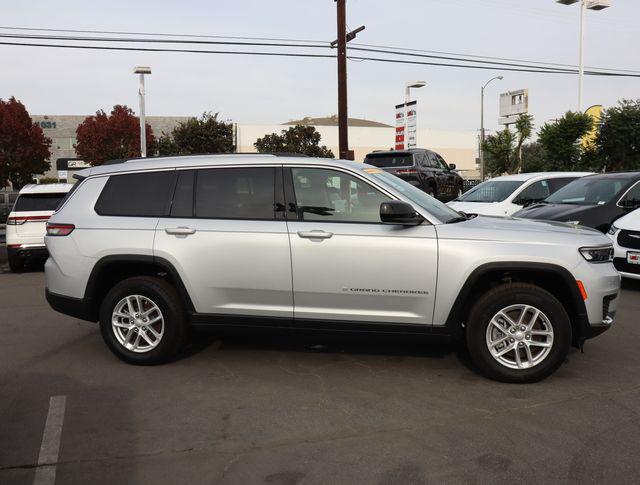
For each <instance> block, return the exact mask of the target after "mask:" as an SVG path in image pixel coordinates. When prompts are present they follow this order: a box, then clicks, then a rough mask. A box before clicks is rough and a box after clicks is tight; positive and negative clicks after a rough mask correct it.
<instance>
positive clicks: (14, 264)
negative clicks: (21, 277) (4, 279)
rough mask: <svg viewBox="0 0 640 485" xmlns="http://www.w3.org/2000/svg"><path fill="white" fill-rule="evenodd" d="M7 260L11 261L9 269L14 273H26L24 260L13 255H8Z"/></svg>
mask: <svg viewBox="0 0 640 485" xmlns="http://www.w3.org/2000/svg"><path fill="white" fill-rule="evenodd" d="M7 260H8V261H9V269H10V270H11V271H12V272H14V273H20V272H21V271H24V259H22V258H19V257H18V256H15V255H13V254H8V255H7Z"/></svg>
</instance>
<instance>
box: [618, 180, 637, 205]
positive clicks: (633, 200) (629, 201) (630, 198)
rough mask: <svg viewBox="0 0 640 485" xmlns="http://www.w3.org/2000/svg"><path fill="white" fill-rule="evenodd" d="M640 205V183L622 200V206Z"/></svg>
mask: <svg viewBox="0 0 640 485" xmlns="http://www.w3.org/2000/svg"><path fill="white" fill-rule="evenodd" d="M639 203H640V183H637V184H636V185H635V186H634V187H633V188H632V189H631V190H630V191H629V192H627V193H626V195H625V196H624V197H623V198H622V199H621V200H620V205H622V206H624V205H634V204H639Z"/></svg>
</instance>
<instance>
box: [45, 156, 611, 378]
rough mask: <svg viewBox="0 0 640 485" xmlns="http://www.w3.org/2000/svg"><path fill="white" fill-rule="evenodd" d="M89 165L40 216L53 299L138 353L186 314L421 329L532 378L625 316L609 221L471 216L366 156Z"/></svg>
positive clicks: (171, 335)
mask: <svg viewBox="0 0 640 485" xmlns="http://www.w3.org/2000/svg"><path fill="white" fill-rule="evenodd" d="M78 175H79V178H80V179H81V180H80V182H79V183H78V184H76V186H75V187H74V191H73V192H72V193H71V195H70V196H69V197H68V198H67V200H66V201H64V202H63V204H62V205H61V207H60V208H59V210H58V211H57V212H56V213H55V214H54V215H53V216H52V217H51V219H50V221H49V224H48V227H47V236H46V245H47V249H48V250H49V254H50V257H49V259H48V261H47V263H46V280H47V290H46V295H47V300H48V301H49V303H50V304H51V306H52V307H53V308H54V309H55V310H58V311H60V312H62V313H66V314H68V315H71V316H74V317H76V318H81V319H84V320H89V321H99V322H100V329H101V331H102V335H103V337H104V340H105V342H106V343H107V345H108V346H109V348H110V349H111V350H112V351H113V352H114V353H115V354H116V355H117V356H118V357H120V358H121V359H123V360H125V361H126V362H129V363H133V364H156V363H159V362H164V361H167V360H169V359H170V358H172V357H173V356H174V355H175V354H176V353H177V352H179V350H180V349H181V348H182V346H183V345H184V344H185V341H186V339H187V335H188V333H189V332H188V330H189V329H190V327H201V328H202V327H208V328H216V326H218V328H220V327H219V326H242V327H265V326H266V327H280V328H283V327H285V328H286V327H297V328H303V329H315V330H348V331H377V332H399V333H408V334H411V333H421V334H424V333H427V334H439V335H448V336H452V337H457V338H463V339H465V340H466V344H467V348H468V349H469V352H470V354H471V357H472V359H473V361H474V362H475V363H476V364H477V366H478V368H479V369H480V370H481V371H482V372H483V373H485V374H486V375H488V376H490V377H492V378H495V379H499V380H502V381H509V382H530V381H536V380H540V379H542V378H544V377H546V376H548V375H549V374H551V373H552V372H554V371H555V370H556V369H557V368H558V367H559V366H560V365H561V363H562V362H563V361H564V359H565V357H566V355H567V353H568V351H569V348H570V346H571V345H572V344H573V345H574V346H580V345H581V344H582V343H583V342H584V340H586V339H588V338H591V337H594V336H596V335H598V334H600V333H601V332H603V331H604V330H606V329H607V328H609V327H610V325H611V323H612V321H613V316H614V314H615V310H616V303H617V296H618V292H619V289H620V276H619V275H618V273H617V272H616V270H615V269H614V267H613V264H612V262H611V261H612V245H611V241H609V239H608V238H607V237H606V236H604V235H603V234H601V233H599V232H597V231H595V230H592V229H588V228H584V227H579V226H578V227H576V226H573V225H566V224H562V223H552V222H535V221H527V220H517V219H499V218H492V217H484V216H476V217H472V216H467V215H466V214H464V213H460V212H456V211H454V210H453V209H451V208H449V207H447V206H446V205H444V204H442V203H441V202H439V201H437V200H435V199H434V198H432V197H430V196H428V195H427V194H425V193H424V192H422V191H421V190H419V189H417V188H415V187H413V186H412V185H410V184H408V183H406V182H404V181H402V180H401V179H399V178H397V177H395V176H393V175H391V174H389V173H386V172H385V171H383V170H381V169H379V168H375V167H371V166H369V165H365V164H360V163H354V162H347V161H342V160H328V159H312V158H297V157H275V156H270V155H218V156H211V155H208V156H192V157H176V158H155V159H143V160H135V161H129V162H124V163H120V164H115V165H104V166H100V167H94V168H90V169H86V170H84V171H82V172H79V174H78Z"/></svg>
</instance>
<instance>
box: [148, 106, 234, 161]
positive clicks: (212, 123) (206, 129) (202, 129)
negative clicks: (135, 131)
mask: <svg viewBox="0 0 640 485" xmlns="http://www.w3.org/2000/svg"><path fill="white" fill-rule="evenodd" d="M234 149H235V146H234V144H233V124H232V123H225V122H223V121H218V113H215V114H211V113H203V114H202V116H201V117H200V118H190V119H189V120H187V121H183V122H181V123H180V124H178V126H176V127H175V128H174V129H173V130H172V131H171V133H168V134H167V133H163V134H162V136H161V137H160V140H159V141H158V153H159V154H160V155H192V154H200V153H231V152H233V151H234Z"/></svg>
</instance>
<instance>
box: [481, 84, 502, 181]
mask: <svg viewBox="0 0 640 485" xmlns="http://www.w3.org/2000/svg"><path fill="white" fill-rule="evenodd" d="M496 79H497V80H499V81H502V80H503V79H504V77H502V76H496V77H493V78H491V79H489V80H488V81H487V82H486V83H485V84H484V86H482V88H481V89H480V151H479V152H480V180H481V181H482V180H484V90H485V89H486V87H487V86H488V85H489V84H490V83H491V82H492V81H495V80H496Z"/></svg>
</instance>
